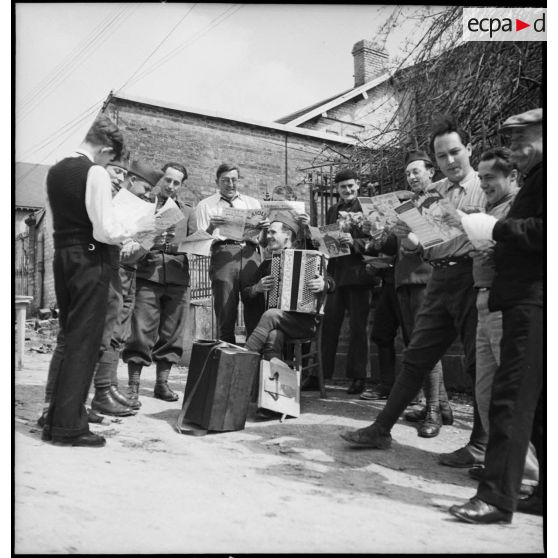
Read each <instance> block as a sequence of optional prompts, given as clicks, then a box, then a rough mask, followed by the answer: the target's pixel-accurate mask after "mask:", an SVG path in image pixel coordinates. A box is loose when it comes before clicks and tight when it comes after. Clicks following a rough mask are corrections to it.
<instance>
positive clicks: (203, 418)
mask: <svg viewBox="0 0 558 558" xmlns="http://www.w3.org/2000/svg"><path fill="white" fill-rule="evenodd" d="M259 363H260V355H259V353H255V352H253V351H248V350H246V349H243V348H242V347H238V346H237V345H231V344H230V343H225V342H222V341H214V340H211V341H204V340H198V341H194V344H193V346H192V356H191V357H190V365H189V368H188V378H187V380H186V387H185V389H184V398H183V400H182V411H181V413H180V416H179V419H178V422H177V429H178V430H179V431H180V432H182V433H198V434H199V433H205V432H203V431H215V432H227V431H232V430H242V429H243V428H244V425H245V423H246V416H247V414H248V405H249V403H250V392H251V389H252V384H253V382H254V378H255V377H256V374H257V373H258V370H259ZM196 429H197V430H198V432H196ZM200 429H201V430H202V431H201V432H199V430H200Z"/></svg>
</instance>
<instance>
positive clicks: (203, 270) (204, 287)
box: [188, 255, 211, 300]
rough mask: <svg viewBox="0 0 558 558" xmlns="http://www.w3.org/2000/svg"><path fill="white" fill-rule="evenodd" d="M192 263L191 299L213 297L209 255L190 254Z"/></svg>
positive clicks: (189, 259) (189, 257)
mask: <svg viewBox="0 0 558 558" xmlns="http://www.w3.org/2000/svg"><path fill="white" fill-rule="evenodd" d="M188 261H189V264H190V285H191V295H190V298H191V300H200V299H203V298H211V281H210V280H209V256H196V255H192V256H188Z"/></svg>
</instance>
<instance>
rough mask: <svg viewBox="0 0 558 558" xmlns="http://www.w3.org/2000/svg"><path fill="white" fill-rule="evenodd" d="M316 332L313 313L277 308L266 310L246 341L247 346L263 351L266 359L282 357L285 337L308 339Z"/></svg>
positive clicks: (250, 348) (252, 349) (258, 351)
mask: <svg viewBox="0 0 558 558" xmlns="http://www.w3.org/2000/svg"><path fill="white" fill-rule="evenodd" d="M315 333H316V319H315V317H314V315H312V314H297V313H294V312H286V311H285V310H279V309H277V308H271V309H269V310H266V311H265V312H264V314H263V316H262V317H261V319H260V321H259V322H258V325H257V326H256V329H254V331H253V332H252V335H250V337H249V338H248V340H247V341H246V348H247V349H249V350H251V351H256V352H257V353H263V357H264V359H265V360H271V359H272V358H273V357H275V358H282V355H283V345H284V342H285V339H286V338H287V339H306V338H307V337H312V336H313V335H314V334H315Z"/></svg>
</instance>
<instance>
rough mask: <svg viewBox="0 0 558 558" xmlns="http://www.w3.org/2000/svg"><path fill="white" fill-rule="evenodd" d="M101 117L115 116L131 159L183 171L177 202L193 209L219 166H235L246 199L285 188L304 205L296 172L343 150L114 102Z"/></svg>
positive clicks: (301, 175)
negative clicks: (331, 151)
mask: <svg viewBox="0 0 558 558" xmlns="http://www.w3.org/2000/svg"><path fill="white" fill-rule="evenodd" d="M107 111H108V113H109V114H111V115H113V117H114V116H116V120H117V122H118V126H119V127H120V128H121V130H122V132H123V134H124V136H125V141H126V145H127V147H128V148H129V150H130V152H131V154H132V156H133V157H141V158H144V159H147V160H148V161H150V162H151V163H153V164H154V165H155V166H157V167H160V166H162V165H163V164H164V163H166V162H168V161H177V162H181V163H183V164H184V165H185V166H186V167H187V169H188V181H187V186H186V187H185V188H184V190H183V191H182V192H181V193H180V195H179V197H180V198H181V199H183V200H185V201H189V202H191V203H192V204H193V205H196V203H197V202H198V201H199V200H201V199H203V198H205V197H207V196H209V195H211V194H213V193H214V192H215V191H216V190H215V188H216V186H215V171H216V169H217V167H218V166H219V164H220V163H222V162H232V163H236V164H238V165H239V167H240V172H241V176H242V178H243V182H242V187H243V191H245V192H246V193H247V194H248V195H251V196H254V197H256V198H259V199H262V198H263V197H264V196H265V194H266V193H267V192H271V191H272V190H273V188H274V187H275V186H277V185H279V184H285V183H287V184H289V185H290V186H292V187H294V188H295V190H296V191H297V196H298V198H299V199H301V200H304V201H306V202H307V203H308V202H309V195H310V193H309V191H308V189H307V187H306V186H304V185H301V184H300V183H301V182H302V180H303V179H304V177H305V173H304V172H302V171H301V169H303V168H305V167H309V166H311V165H312V164H313V161H314V159H315V158H316V157H317V156H318V155H319V154H320V153H321V152H322V150H323V149H324V146H325V145H327V144H330V145H332V146H334V147H335V149H336V150H339V149H342V148H343V147H344V146H343V145H342V144H338V143H337V142H335V141H331V142H328V141H325V140H321V139H319V138H311V137H305V136H298V135H295V134H288V133H286V132H283V131H281V130H274V129H272V128H263V127H259V126H255V125H250V124H244V123H240V122H236V121H230V120H226V119H223V118H217V117H209V116H204V115H199V114H194V113H186V112H181V111H176V110H171V109H167V108H163V107H155V106H150V105H144V104H140V103H136V102H133V101H128V100H124V99H119V98H112V99H111V101H110V102H109V104H108V107H107ZM297 185H298V186H297Z"/></svg>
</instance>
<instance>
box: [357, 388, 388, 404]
mask: <svg viewBox="0 0 558 558" xmlns="http://www.w3.org/2000/svg"><path fill="white" fill-rule="evenodd" d="M389 391H390V390H389V389H388V388H382V387H378V388H370V389H366V390H364V391H363V392H362V393H361V394H360V398H361V399H364V400H365V401H378V400H381V399H387V398H388V397H389Z"/></svg>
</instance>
